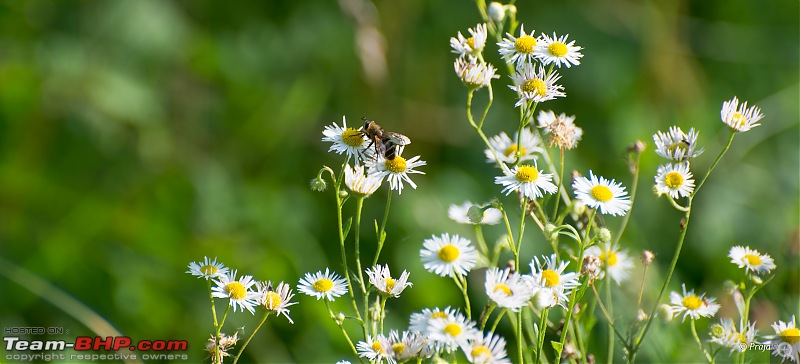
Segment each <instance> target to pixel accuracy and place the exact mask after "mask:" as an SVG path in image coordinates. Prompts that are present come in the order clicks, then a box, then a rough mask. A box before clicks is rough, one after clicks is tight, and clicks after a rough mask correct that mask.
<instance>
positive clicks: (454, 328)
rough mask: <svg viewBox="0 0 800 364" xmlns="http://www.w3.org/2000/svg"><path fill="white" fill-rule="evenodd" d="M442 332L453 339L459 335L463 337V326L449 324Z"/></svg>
mask: <svg viewBox="0 0 800 364" xmlns="http://www.w3.org/2000/svg"><path fill="white" fill-rule="evenodd" d="M442 331H444V333H445V334H448V335H450V336H452V337H457V336H458V335H461V326H458V325H457V324H447V326H445V327H444V330H442Z"/></svg>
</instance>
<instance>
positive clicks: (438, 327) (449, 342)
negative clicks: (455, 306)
mask: <svg viewBox="0 0 800 364" xmlns="http://www.w3.org/2000/svg"><path fill="white" fill-rule="evenodd" d="M480 334H481V332H480V331H479V330H478V329H477V328H475V323H474V322H468V321H467V318H466V317H464V315H462V314H460V313H456V314H454V315H450V316H448V317H446V318H445V319H444V320H435V321H431V322H430V325H429V326H428V337H429V338H430V339H431V340H433V341H434V342H436V344H437V346H439V347H441V348H442V349H443V350H445V351H447V352H448V353H449V352H452V351H453V350H455V349H457V348H458V347H459V346H462V345H466V344H467V342H468V341H469V340H474V339H475V338H477V337H479V336H480Z"/></svg>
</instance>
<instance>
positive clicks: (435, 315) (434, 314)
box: [431, 311, 447, 319]
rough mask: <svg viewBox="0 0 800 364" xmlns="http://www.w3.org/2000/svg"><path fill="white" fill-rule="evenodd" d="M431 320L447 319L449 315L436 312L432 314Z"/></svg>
mask: <svg viewBox="0 0 800 364" xmlns="http://www.w3.org/2000/svg"><path fill="white" fill-rule="evenodd" d="M431 318H432V319H443V318H447V314H446V313H444V312H441V311H439V312H434V313H432V314H431Z"/></svg>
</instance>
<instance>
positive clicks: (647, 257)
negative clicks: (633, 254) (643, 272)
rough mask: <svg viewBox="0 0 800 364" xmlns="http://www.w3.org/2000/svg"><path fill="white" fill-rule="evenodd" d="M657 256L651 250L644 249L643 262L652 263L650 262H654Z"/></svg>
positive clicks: (645, 263)
mask: <svg viewBox="0 0 800 364" xmlns="http://www.w3.org/2000/svg"><path fill="white" fill-rule="evenodd" d="M655 257H656V255H655V254H653V252H651V251H649V250H645V251H643V252H642V264H644V265H650V263H652V262H653V259H655Z"/></svg>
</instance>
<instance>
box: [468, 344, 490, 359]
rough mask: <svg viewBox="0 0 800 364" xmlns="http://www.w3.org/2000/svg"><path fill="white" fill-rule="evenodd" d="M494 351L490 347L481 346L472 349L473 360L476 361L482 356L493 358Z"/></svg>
mask: <svg viewBox="0 0 800 364" xmlns="http://www.w3.org/2000/svg"><path fill="white" fill-rule="evenodd" d="M491 355H492V351H491V350H489V348H488V347H486V346H484V345H481V346H478V347H475V348H473V349H472V358H473V359H475V358H477V357H480V356H491Z"/></svg>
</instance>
